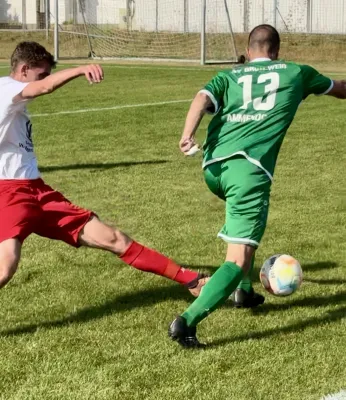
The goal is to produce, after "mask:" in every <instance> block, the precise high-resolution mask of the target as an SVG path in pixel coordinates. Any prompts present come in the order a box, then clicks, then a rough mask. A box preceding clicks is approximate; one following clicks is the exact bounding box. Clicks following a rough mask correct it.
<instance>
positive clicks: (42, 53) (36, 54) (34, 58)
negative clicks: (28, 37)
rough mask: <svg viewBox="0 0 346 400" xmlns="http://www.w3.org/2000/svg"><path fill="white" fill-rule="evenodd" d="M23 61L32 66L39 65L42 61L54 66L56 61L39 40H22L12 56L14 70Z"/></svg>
mask: <svg viewBox="0 0 346 400" xmlns="http://www.w3.org/2000/svg"><path fill="white" fill-rule="evenodd" d="M21 62H23V63H25V64H27V65H28V66H29V67H30V68H34V67H38V66H39V65H40V64H41V63H42V62H47V63H48V64H49V65H50V66H51V67H52V68H54V67H55V65H56V62H55V61H54V57H53V56H52V54H51V53H50V52H49V51H47V50H46V49H45V48H44V47H43V46H41V45H40V44H39V43H37V42H20V43H18V45H17V46H16V48H15V49H14V52H13V53H12V56H11V68H12V71H14V70H15V69H16V68H17V66H18V64H20V63H21Z"/></svg>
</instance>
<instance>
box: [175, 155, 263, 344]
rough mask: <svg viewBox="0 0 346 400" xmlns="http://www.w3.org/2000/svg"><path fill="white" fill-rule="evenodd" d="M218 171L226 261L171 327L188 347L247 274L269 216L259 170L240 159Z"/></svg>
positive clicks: (225, 163) (180, 340)
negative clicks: (223, 207)
mask: <svg viewBox="0 0 346 400" xmlns="http://www.w3.org/2000/svg"><path fill="white" fill-rule="evenodd" d="M221 167H222V168H221ZM220 168H221V169H222V171H220V172H221V175H220V187H221V189H222V190H223V193H224V195H225V197H226V223H225V226H224V227H223V229H222V231H221V232H220V233H219V235H218V236H219V237H221V238H222V239H223V240H224V241H226V242H227V243H228V249H227V255H226V261H225V263H224V264H222V265H221V267H220V268H219V269H218V270H217V271H216V272H215V274H214V275H213V276H212V277H211V279H210V280H209V281H208V283H207V284H206V285H205V286H204V288H203V291H202V292H201V294H200V296H199V298H198V299H197V300H196V301H194V303H193V304H192V305H191V306H190V307H189V308H188V309H187V310H186V311H185V312H184V313H183V314H182V315H181V316H180V317H178V318H177V319H176V320H175V321H174V322H173V323H172V324H171V326H170V329H169V334H170V336H171V337H172V338H173V339H174V340H178V342H179V343H180V344H181V345H183V346H188V347H197V346H198V345H199V342H198V340H197V339H196V336H195V333H196V325H197V324H198V323H199V322H200V321H201V320H202V319H204V318H205V317H206V316H207V315H208V314H209V313H210V312H212V311H214V310H215V309H216V308H217V307H218V306H220V305H221V304H222V303H223V302H224V301H225V300H226V299H227V297H228V296H229V295H230V294H231V293H232V292H233V291H234V290H235V289H236V287H237V286H238V285H239V283H240V281H241V280H242V279H243V278H244V276H246V274H247V273H248V272H249V270H250V268H251V263H252V259H253V257H254V254H255V250H256V248H257V246H258V244H259V242H260V240H261V238H262V236H263V233H264V229H265V222H266V218H267V214H268V200H267V199H268V198H269V191H270V184H271V182H270V180H269V178H268V177H267V176H266V175H264V173H263V172H262V170H260V169H259V168H258V167H256V166H254V165H252V164H250V163H249V162H248V161H247V160H246V159H243V158H242V159H239V160H238V159H231V160H228V161H227V162H224V163H220Z"/></svg>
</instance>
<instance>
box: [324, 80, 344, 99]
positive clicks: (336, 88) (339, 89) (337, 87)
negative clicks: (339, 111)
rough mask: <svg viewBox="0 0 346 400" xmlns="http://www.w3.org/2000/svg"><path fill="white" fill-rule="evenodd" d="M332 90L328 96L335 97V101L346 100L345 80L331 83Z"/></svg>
mask: <svg viewBox="0 0 346 400" xmlns="http://www.w3.org/2000/svg"><path fill="white" fill-rule="evenodd" d="M333 83H334V85H333V88H332V89H331V90H330V91H329V92H328V93H327V95H328V96H332V97H336V98H337V99H344V100H345V99H346V80H342V81H333Z"/></svg>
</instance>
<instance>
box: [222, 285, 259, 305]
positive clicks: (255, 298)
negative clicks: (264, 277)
mask: <svg viewBox="0 0 346 400" xmlns="http://www.w3.org/2000/svg"><path fill="white" fill-rule="evenodd" d="M230 299H231V300H232V302H233V305H234V307H236V308H255V307H258V306H260V305H261V304H263V303H264V300H265V298H264V296H262V295H261V294H259V293H256V292H255V291H254V290H253V289H252V288H251V290H250V292H249V293H248V292H247V291H246V290H244V289H236V290H235V291H234V292H233V293H232V295H231V296H230Z"/></svg>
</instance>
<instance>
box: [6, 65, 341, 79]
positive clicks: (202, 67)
mask: <svg viewBox="0 0 346 400" xmlns="http://www.w3.org/2000/svg"><path fill="white" fill-rule="evenodd" d="M81 64H83V63H81ZM81 64H58V67H70V68H71V67H79V66H80V65H81ZM101 65H102V67H103V68H120V69H124V68H126V69H151V70H153V69H159V70H175V71H201V72H203V71H218V70H220V69H232V68H231V66H230V67H229V68H227V67H222V68H221V67H220V66H217V65H215V66H207V67H206V66H200V67H193V66H191V67H175V66H169V65H167V66H157V65H120V64H119V65H116V64H102V63H101ZM2 68H8V69H10V66H9V65H0V69H2ZM343 74H344V75H346V72H345V73H343V72H326V73H325V75H327V76H328V75H329V76H342V75H343Z"/></svg>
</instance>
